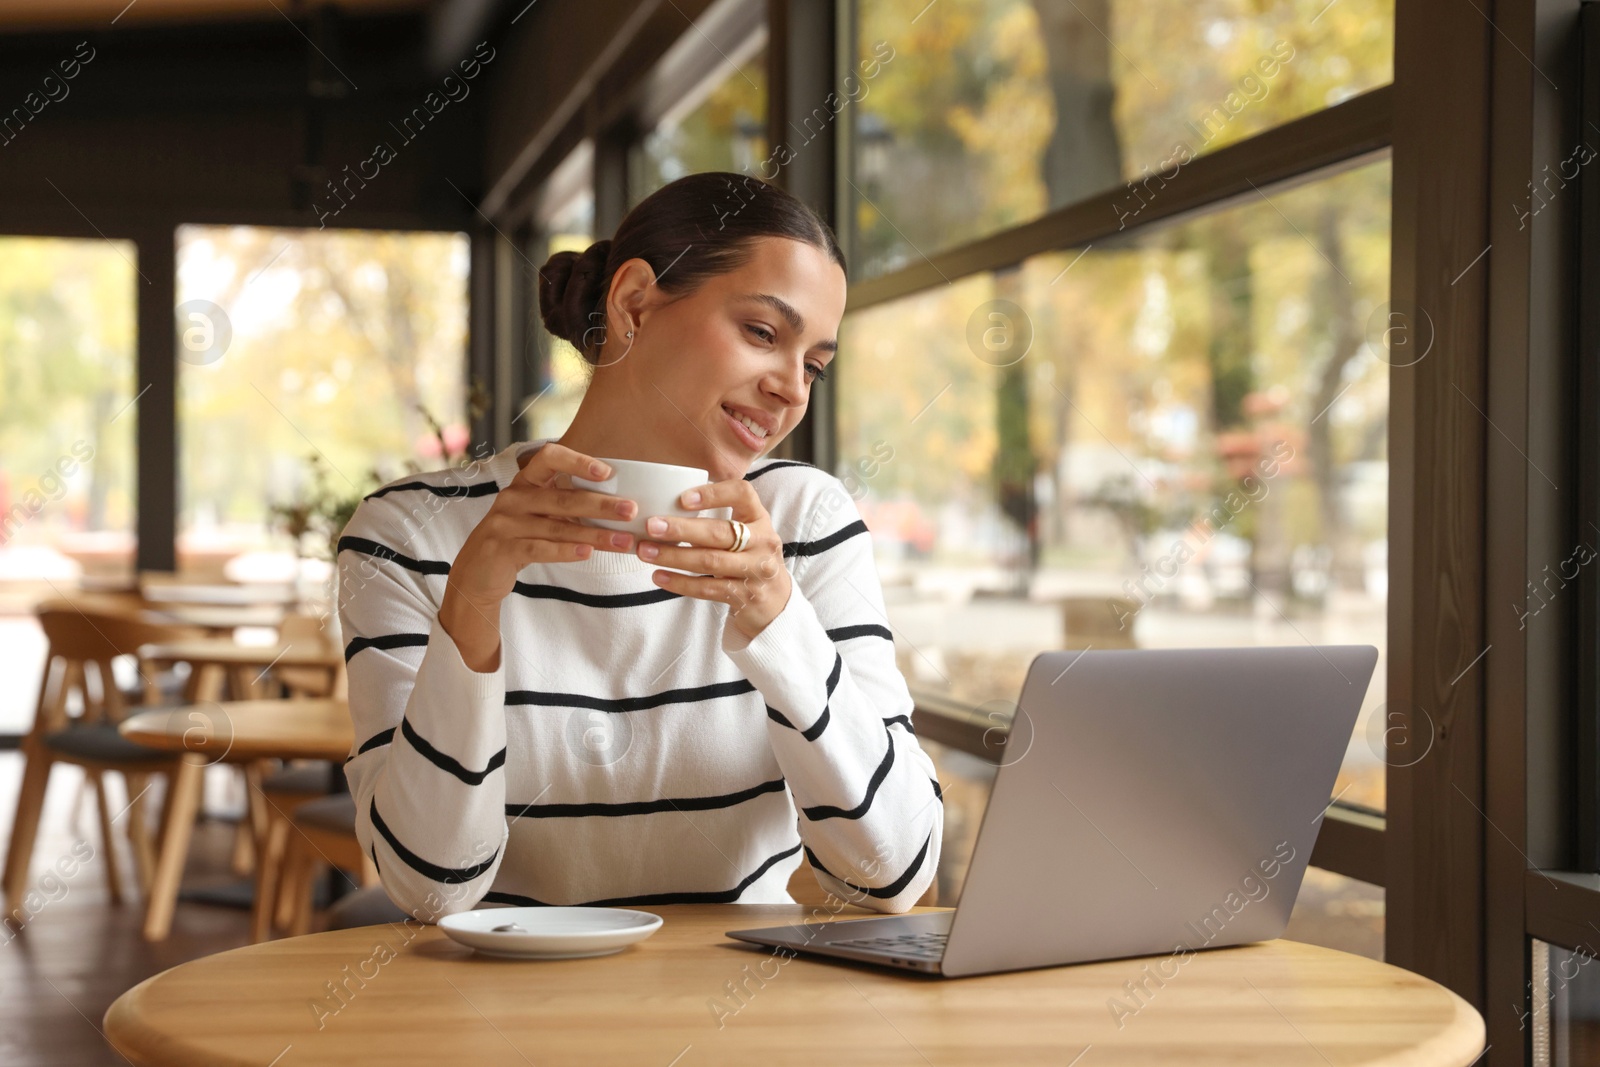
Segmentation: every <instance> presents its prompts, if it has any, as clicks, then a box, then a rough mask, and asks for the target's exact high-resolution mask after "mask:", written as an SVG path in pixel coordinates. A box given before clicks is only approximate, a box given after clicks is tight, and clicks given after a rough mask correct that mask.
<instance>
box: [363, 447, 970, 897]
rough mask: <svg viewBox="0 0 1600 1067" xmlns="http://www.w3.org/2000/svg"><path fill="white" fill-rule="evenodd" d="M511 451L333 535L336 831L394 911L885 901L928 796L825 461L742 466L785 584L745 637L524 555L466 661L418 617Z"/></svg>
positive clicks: (922, 843) (932, 826) (639, 565)
mask: <svg viewBox="0 0 1600 1067" xmlns="http://www.w3.org/2000/svg"><path fill="white" fill-rule="evenodd" d="M543 443H544V441H542V440H540V441H531V442H523V443H521V444H517V445H513V446H512V447H510V448H508V449H506V450H505V451H502V452H500V453H499V454H497V455H494V456H492V457H487V458H484V459H481V460H478V461H475V462H474V463H473V464H471V465H469V466H467V467H464V468H461V469H455V470H445V471H437V472H432V473H427V474H420V475H411V476H408V477H406V478H403V479H399V480H397V481H394V482H391V483H389V484H388V485H386V486H384V487H382V488H381V489H379V490H377V491H376V492H374V493H372V494H371V495H369V496H368V497H367V498H366V499H365V500H364V501H363V502H362V503H361V505H360V507H359V508H358V509H357V510H356V512H355V515H354V516H353V517H352V518H351V520H350V522H349V524H348V525H347V526H346V528H345V530H344V532H343V534H342V536H341V538H340V541H339V546H338V570H339V620H340V623H341V625H342V629H343V635H344V639H345V640H346V641H347V645H346V647H345V659H346V661H347V663H348V668H349V681H350V712H351V716H352V718H353V720H354V724H355V735H356V741H355V746H354V748H355V750H354V751H353V752H352V754H351V758H350V760H349V762H348V763H346V765H345V774H346V776H347V778H348V780H349V783H350V790H351V793H352V794H353V795H354V797H355V801H356V811H357V818H356V833H357V836H358V837H359V839H360V841H361V845H362V848H363V849H364V850H367V851H368V852H369V854H370V855H371V856H372V858H373V861H374V863H375V864H376V865H377V867H378V872H379V875H380V876H381V878H382V881H383V886H384V889H385V890H386V891H387V893H388V895H389V896H390V897H391V898H393V900H394V901H395V903H396V904H397V905H399V906H400V907H401V908H403V909H404V910H406V911H408V912H410V913H411V914H413V915H415V916H416V917H417V918H419V919H422V920H423V921H427V922H433V921H437V919H439V918H440V917H442V916H443V915H446V914H450V913H452V912H457V911H462V910H465V909H467V908H471V907H474V906H477V905H479V904H591V905H601V906H609V905H622V904H633V905H650V904H672V903H733V902H737V903H752V904H769V903H790V902H792V898H791V897H790V896H789V893H788V888H787V885H788V881H789V877H790V875H791V874H792V873H793V872H794V870H795V868H797V867H798V866H799V864H800V859H801V852H802V850H804V852H805V854H806V856H807V857H808V858H809V859H810V861H811V865H812V866H813V867H814V868H815V870H816V876H817V880H818V882H819V883H820V884H821V885H822V887H823V888H824V889H825V890H827V891H829V892H832V893H834V894H836V895H838V896H840V897H843V898H845V899H847V900H851V901H853V902H855V903H858V904H860V905H862V906H863V907H867V908H871V909H873V910H876V911H884V912H900V911H905V910H906V909H908V908H910V907H911V906H912V905H913V904H914V903H915V902H916V900H917V898H918V897H920V896H921V895H922V893H923V891H924V890H925V889H926V888H927V887H928V886H929V885H930V884H931V882H932V880H933V877H934V873H935V869H936V868H937V866H938V862H939V852H940V837H941V834H942V832H943V827H944V806H943V801H942V797H941V794H940V790H939V784H938V781H937V778H936V775H935V771H934V766H933V762H932V760H930V759H929V757H928V755H927V753H925V752H924V751H923V750H922V748H921V746H920V745H919V744H918V743H917V739H916V737H915V735H914V733H913V730H912V725H911V710H912V701H911V696H910V693H909V691H908V690H907V688H906V684H905V680H904V678H903V677H902V676H901V674H900V672H899V670H898V668H897V667H896V665H895V658H894V645H893V637H892V634H891V632H890V630H889V628H888V626H887V622H888V617H887V615H886V613H885V611H884V604H883V593H882V588H881V586H880V584H879V581H878V576H877V571H876V569H875V567H874V565H873V558H872V547H871V539H870V537H869V536H868V534H867V532H866V526H865V524H864V523H863V522H862V521H861V516H860V512H859V511H858V510H857V509H856V506H855V503H854V501H853V500H852V499H851V497H850V495H849V493H848V492H847V491H846V490H845V489H844V486H843V484H842V483H841V482H840V481H839V480H838V479H837V478H835V477H833V476H832V475H830V474H828V473H826V472H825V471H823V470H821V469H820V468H818V467H814V466H811V465H809V464H803V463H795V462H791V461H783V460H776V461H775V460H770V459H768V460H759V461H757V462H756V463H755V464H753V465H752V467H751V469H750V470H749V472H748V473H747V474H746V475H745V477H746V478H747V479H748V480H750V481H751V482H752V483H753V484H754V486H755V487H756V490H757V492H758V494H759V495H760V497H761V500H762V502H763V504H764V505H765V506H766V508H767V510H768V512H769V513H770V514H771V516H772V522H773V526H774V528H775V529H776V530H777V531H778V533H779V535H780V536H781V537H782V539H783V541H784V562H785V565H786V566H787V567H788V569H789V572H790V575H791V577H792V579H793V591H792V593H791V594H790V598H789V602H788V604H787V605H786V606H785V607H784V609H783V611H782V612H781V613H780V614H779V615H778V616H777V617H776V618H774V619H773V620H772V622H771V623H769V624H768V625H767V627H766V629H764V630H763V631H762V632H761V633H760V634H758V635H757V636H756V637H755V639H754V640H746V639H745V638H744V636H743V635H742V634H740V633H739V631H738V630H736V629H734V628H733V627H732V626H731V625H729V624H728V621H727V619H728V608H727V606H726V605H724V604H720V603H716V602H713V601H705V600H697V599H694V598H691V597H683V596H680V595H678V594H675V593H672V592H670V591H668V590H665V589H662V588H660V587H659V586H657V585H655V584H654V582H653V581H652V580H651V577H650V575H651V572H652V571H653V570H655V569H656V565H655V564H651V563H646V562H644V561H642V560H640V559H639V558H638V557H637V556H634V555H632V554H621V553H614V552H602V551H598V550H597V551H595V553H594V554H593V555H592V556H591V557H590V558H589V559H587V560H581V561H576V562H567V563H550V564H539V563H536V564H531V565H529V566H528V567H526V568H524V569H523V570H522V571H521V572H520V573H519V574H518V582H517V584H516V588H515V590H514V591H513V592H512V593H511V594H510V595H509V596H507V597H506V599H505V600H504V601H503V603H502V606H501V613H500V631H501V656H500V665H499V667H498V668H497V669H496V670H494V671H493V672H477V671H473V670H471V669H470V668H468V667H467V666H466V664H465V663H464V662H463V661H462V659H461V655H460V653H459V651H458V650H457V649H456V646H455V643H454V641H452V639H451V638H450V636H449V634H447V633H446V632H445V631H444V629H443V627H442V626H441V625H440V623H439V606H440V602H441V600H442V598H443V596H444V590H445V580H446V576H447V575H448V573H449V569H450V564H451V561H452V560H454V559H455V556H456V553H457V552H458V551H459V550H460V548H461V545H462V544H463V542H464V541H465V540H466V537H467V535H468V534H469V533H471V531H472V530H473V528H474V527H475V526H476V525H477V523H478V521H479V520H480V519H481V518H482V517H483V516H484V514H485V513H486V512H487V511H488V509H489V507H490V505H491V503H492V500H493V496H494V494H495V493H497V492H498V491H499V490H500V489H503V488H504V487H505V486H507V485H508V484H510V482H511V481H512V479H513V478H514V477H516V475H517V472H518V469H519V468H518V459H519V456H520V455H521V454H522V453H525V452H528V451H531V450H534V449H537V448H538V447H539V446H540V445H541V444H543Z"/></svg>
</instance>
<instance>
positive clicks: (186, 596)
mask: <svg viewBox="0 0 1600 1067" xmlns="http://www.w3.org/2000/svg"><path fill="white" fill-rule="evenodd" d="M140 592H141V595H142V596H143V597H144V598H145V600H147V601H149V602H150V603H152V604H205V605H209V606H211V607H247V606H251V605H256V604H278V605H290V604H293V603H295V602H296V601H297V600H298V599H299V596H298V594H297V593H296V592H295V590H294V589H293V588H292V587H290V586H288V585H269V584H264V583H262V584H250V585H204V584H199V583H189V582H160V583H157V582H145V583H143V584H142V587H141V591H140Z"/></svg>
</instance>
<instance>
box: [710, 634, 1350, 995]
mask: <svg viewBox="0 0 1600 1067" xmlns="http://www.w3.org/2000/svg"><path fill="white" fill-rule="evenodd" d="M1377 660H1378V650H1377V649H1375V648H1373V647H1372V646H1370V645H1334V646H1329V645H1322V646H1315V647H1313V646H1309V645H1303V646H1299V647H1293V648H1205V649H1127V650H1104V651H1096V650H1093V649H1091V650H1089V651H1084V652H1075V651H1067V652H1047V653H1043V654H1041V655H1040V656H1038V657H1036V658H1035V659H1034V661H1033V663H1032V665H1031V666H1030V667H1029V670H1028V676H1027V679H1026V681H1025V682H1024V683H1023V687H1022V698H1021V700H1020V701H1019V703H1018V710H1017V715H1016V719H1015V720H1014V723H1013V725H1012V729H1011V733H1010V734H1009V735H1008V737H1007V740H1006V743H1005V750H1004V755H1003V757H1002V760H1001V764H1000V768H999V771H998V773H997V775H996V777H995V782H994V788H993V790H992V791H991V793H990V795H989V806H988V808H987V809H986V810H985V812H984V816H983V823H982V825H981V826H980V827H979V830H978V839H977V844H976V845H975V846H974V848H973V853H972V861H971V865H970V866H969V868H968V871H967V877H966V884H965V885H964V886H963V887H962V890H961V899H960V901H959V904H958V906H957V907H956V908H955V909H954V910H953V911H941V912H924V913H920V914H916V915H895V916H884V917H881V918H873V919H849V920H843V921H835V922H825V923H810V924H802V925H793V926H775V927H770V928H766V929H761V930H730V931H728V934H727V936H729V937H732V938H736V939H738V940H740V941H748V942H752V943H754V944H758V945H770V946H774V947H779V946H781V947H785V948H788V949H791V950H794V951H798V952H808V953H815V954H818V955H824V956H837V957H842V958H844V959H850V960H860V961H862V962H865V963H876V964H883V965H887V966H891V967H899V968H909V969H911V970H917V971H925V972H928V973H930V974H938V975H943V976H945V977H958V976H962V975H973V974H990V973H993V972H996V971H1013V970H1022V969H1024V968H1029V967H1053V966H1057V965H1059V964H1065V963H1080V962H1084V961H1088V960H1106V959H1117V958H1121V957H1127V956H1150V955H1158V954H1166V953H1173V952H1177V953H1186V952H1188V951H1194V950H1200V949H1206V948H1221V947H1222V946H1225V945H1238V944H1242V943H1245V942H1250V941H1267V940H1271V939H1272V938H1275V937H1278V936H1279V935H1280V934H1281V933H1282V932H1283V928H1284V926H1285V925H1286V924H1287V923H1288V921H1289V912H1290V911H1291V910H1292V909H1293V907H1294V901H1295V897H1296V896H1297V895H1298V893H1299V892H1300V882H1301V879H1302V878H1303V877H1304V875H1305V869H1306V861H1307V860H1308V859H1309V858H1310V856H1311V847H1312V845H1313V844H1314V843H1315V842H1316V839H1317V831H1318V829H1319V828H1320V827H1321V825H1322V817H1323V813H1324V811H1325V810H1326V808H1327V806H1328V803H1329V795H1330V793H1331V792H1332V789H1333V784H1334V778H1335V777H1336V776H1337V774H1338V772H1339V766H1340V763H1341V762H1342V760H1343V757H1344V753H1345V748H1346V746H1347V745H1348V744H1349V742H1350V737H1351V734H1352V732H1353V731H1354V729H1355V722H1356V716H1357V714H1358V712H1359V711H1360V710H1361V703H1362V700H1363V698H1364V697H1365V695H1366V692H1367V684H1368V682H1369V681H1370V680H1371V678H1372V671H1373V668H1374V666H1375V665H1376V663H1377Z"/></svg>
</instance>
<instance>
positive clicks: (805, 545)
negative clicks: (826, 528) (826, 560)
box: [783, 519, 867, 558]
mask: <svg viewBox="0 0 1600 1067" xmlns="http://www.w3.org/2000/svg"><path fill="white" fill-rule="evenodd" d="M866 532H867V524H866V523H865V522H862V521H861V520H860V519H857V520H856V521H855V522H852V523H851V524H850V525H849V526H842V527H840V528H839V529H837V530H835V531H833V533H831V534H829V535H828V536H827V537H822V538H818V539H817V540H815V541H785V542H784V543H783V555H784V557H785V558H788V557H789V556H816V555H820V554H821V553H823V552H826V551H828V549H830V548H833V547H834V546H836V545H839V544H842V543H844V542H845V541H848V540H850V538H852V537H854V536H856V535H857V534H864V533H866Z"/></svg>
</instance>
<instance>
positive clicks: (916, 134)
mask: <svg viewBox="0 0 1600 1067" xmlns="http://www.w3.org/2000/svg"><path fill="white" fill-rule="evenodd" d="M858 10H859V18H858V30H857V36H858V40H859V41H860V42H861V44H860V55H859V57H858V59H859V66H858V70H857V72H856V77H857V78H858V79H859V81H858V82H857V83H848V84H847V85H846V89H847V91H848V93H849V95H851V96H852V98H854V99H855V100H856V105H855V111H854V122H853V123H852V124H851V125H850V129H851V130H852V132H853V136H854V139H855V140H854V152H853V160H854V167H853V173H852V174H851V175H850V181H851V190H850V191H851V192H852V194H853V195H852V203H853V205H854V218H853V220H852V221H853V224H854V229H855V233H856V243H855V247H854V248H853V249H852V252H853V256H852V261H853V266H854V268H855V270H856V272H857V276H858V277H866V276H870V275H873V274H878V273H881V272H884V271H888V270H893V269H894V268H896V267H898V266H901V265H903V264H905V263H907V262H909V261H911V260H912V259H914V258H917V257H919V256H921V255H932V254H934V253H935V252H939V251H943V250H945V249H947V248H950V247H952V246H955V245H959V244H962V243H964V242H966V241H970V240H973V239H975V238H978V237H982V236H985V235H987V234H991V233H994V232H996V231H998V230H1003V229H1005V228H1007V227H1010V226H1015V225H1017V224H1018V223H1022V222H1027V221H1029V220H1031V219H1034V218H1037V217H1038V216H1039V215H1041V214H1043V213H1044V212H1046V211H1048V210H1050V209H1052V208H1056V207H1060V206H1062V205H1065V204H1070V203H1073V202H1076V201H1079V200H1082V199H1084V198H1086V197H1088V196H1090V195H1092V194H1096V193H1103V192H1106V191H1107V190H1111V189H1113V188H1115V187H1117V186H1119V185H1122V184H1123V183H1124V182H1126V183H1129V187H1128V202H1127V205H1126V208H1125V215H1126V217H1127V218H1128V219H1129V221H1130V222H1131V220H1132V219H1133V218H1134V217H1136V216H1137V215H1138V213H1139V208H1140V205H1141V204H1142V203H1143V202H1144V200H1145V199H1147V198H1148V195H1149V190H1148V189H1147V188H1146V187H1145V186H1143V185H1142V184H1141V183H1143V182H1146V181H1148V180H1149V179H1150V177H1151V175H1152V174H1154V175H1161V174H1166V175H1167V176H1168V178H1169V179H1170V178H1171V177H1172V175H1173V173H1174V172H1175V171H1177V170H1179V169H1180V168H1181V167H1182V165H1183V164H1184V163H1186V162H1187V161H1188V160H1190V159H1192V158H1194V157H1197V156H1200V155H1203V154H1206V153H1209V152H1212V151H1215V150H1216V149H1218V148H1221V147H1223V146H1225V145H1228V144H1232V143H1235V142H1237V141H1239V140H1241V139H1243V138H1245V137H1248V136H1250V135H1251V134H1255V133H1259V132H1261V131H1262V130H1265V129H1268V128H1270V127H1273V126H1276V125H1279V124H1281V123H1283V122H1286V121H1288V120H1290V119H1293V118H1297V117H1299V116H1301V115H1304V114H1307V113H1308V112H1312V111H1316V110H1318V109H1320V108H1325V107H1327V106H1329V105H1330V104H1336V103H1338V102H1340V101H1341V100H1344V99H1346V98H1348V97H1350V96H1353V95H1355V94H1357V93H1360V92H1362V91H1364V90H1367V89H1371V88H1375V87H1377V86H1380V85H1383V84H1386V83H1387V82H1389V81H1390V79H1391V77H1392V69H1393V54H1394V5H1393V0H1337V2H1334V3H1329V2H1328V0H1276V2H1269V3H1257V2H1245V0H1201V2H1199V3H1179V2H1173V0H1157V2H1154V3H1149V2H1146V3H1138V2H1135V0H1077V2H1074V3H1048V4H1045V3H1037V2H1029V0H940V2H939V3H936V4H928V3H927V2H926V0H858Z"/></svg>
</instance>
